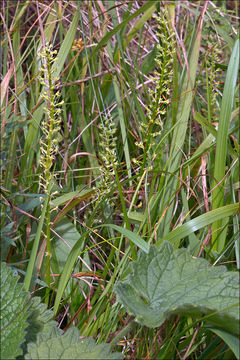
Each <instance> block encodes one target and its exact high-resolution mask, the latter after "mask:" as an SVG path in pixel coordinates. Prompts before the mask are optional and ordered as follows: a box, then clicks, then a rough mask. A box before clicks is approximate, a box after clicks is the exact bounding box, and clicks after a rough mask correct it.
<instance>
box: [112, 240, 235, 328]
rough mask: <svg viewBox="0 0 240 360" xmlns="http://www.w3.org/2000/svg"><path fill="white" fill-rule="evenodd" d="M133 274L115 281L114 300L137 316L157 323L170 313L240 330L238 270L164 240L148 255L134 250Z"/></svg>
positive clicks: (143, 322) (157, 324)
mask: <svg viewBox="0 0 240 360" xmlns="http://www.w3.org/2000/svg"><path fill="white" fill-rule="evenodd" d="M131 265H132V273H131V274H130V275H128V276H127V278H126V279H125V280H124V281H120V282H118V283H117V284H116V286H115V290H116V293H117V296H118V301H119V302H120V303H122V304H123V305H124V306H125V307H126V309H127V310H128V312H129V313H130V314H133V315H134V316H136V320H137V321H138V322H139V323H140V324H142V325H146V326H148V327H158V326H160V325H161V324H162V323H163V322H164V320H165V319H166V318H167V317H168V316H170V315H172V314H185V315H191V316H194V317H197V318H199V317H200V318H202V317H204V316H207V318H206V320H207V321H208V322H210V323H212V324H215V325H218V326H220V327H222V328H224V329H225V330H227V331H229V332H231V333H235V334H238V333H239V325H238V324H239V323H238V320H239V307H238V301H239V299H238V296H239V274H238V273H237V272H232V271H227V269H226V268H225V267H224V266H219V267H211V266H209V264H208V262H207V260H205V259H202V258H198V259H197V258H192V257H191V255H190V254H189V252H188V251H187V250H186V249H178V250H176V251H174V249H173V246H172V245H171V244H170V243H169V242H167V241H164V242H163V243H162V244H161V246H160V247H159V248H156V247H155V246H151V247H150V251H149V253H148V254H146V253H144V252H142V251H139V253H138V259H137V260H136V261H134V262H133V263H132V264H131Z"/></svg>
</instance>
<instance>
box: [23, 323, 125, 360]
mask: <svg viewBox="0 0 240 360" xmlns="http://www.w3.org/2000/svg"><path fill="white" fill-rule="evenodd" d="M122 358H123V357H122V354H121V353H111V352H110V345H109V344H96V343H95V341H94V340H93V339H92V338H83V339H79V332H78V329H76V328H70V329H68V330H67V331H66V333H65V334H64V335H61V333H60V330H59V329H57V328H56V329H55V331H52V332H51V333H48V334H41V335H39V336H38V339H37V342H36V343H30V344H29V345H28V354H27V355H26V356H25V359H28V360H30V359H32V360H40V359H44V360H45V359H59V360H61V359H64V360H65V359H69V360H70V359H104V360H105V359H116V360H117V359H122Z"/></svg>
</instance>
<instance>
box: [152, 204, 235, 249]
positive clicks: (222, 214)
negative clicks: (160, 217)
mask: <svg viewBox="0 0 240 360" xmlns="http://www.w3.org/2000/svg"><path fill="white" fill-rule="evenodd" d="M239 211H240V203H236V204H231V205H226V206H222V207H220V208H219V209H215V210H212V211H209V212H207V213H205V214H203V215H200V216H198V217H196V218H195V219H192V220H190V221H188V222H187V223H186V224H184V225H181V226H178V227H177V228H176V229H174V230H173V231H171V232H170V233H169V234H167V235H166V236H164V237H163V238H161V239H160V240H158V242H157V245H160V244H161V243H162V242H163V240H169V241H172V242H176V241H179V240H181V239H183V238H184V237H186V236H189V235H190V234H192V233H193V232H194V231H197V230H199V229H201V228H203V227H205V226H208V225H209V224H212V223H214V222H215V221H218V220H221V219H224V218H227V217H229V216H232V215H234V214H235V213H236V212H239Z"/></svg>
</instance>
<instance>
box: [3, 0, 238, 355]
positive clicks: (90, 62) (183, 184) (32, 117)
mask: <svg viewBox="0 0 240 360" xmlns="http://www.w3.org/2000/svg"><path fill="white" fill-rule="evenodd" d="M238 21H239V4H238V1H226V2H225V1H194V2H193V1H191V2H190V1H178V2H173V1H170V2H169V1H147V0H146V1H141V2H139V1H130V2H120V1H110V0H109V1H82V2H80V1H77V2H76V1H75V2H74V1H53V2H51V1H47V0H46V1H41V2H40V1H36V2H32V1H26V2H21V1H10V0H9V1H6V0H5V1H2V3H1V30H2V34H3V35H2V40H1V49H2V51H1V120H2V121H1V185H0V186H1V187H0V191H1V261H2V263H5V262H6V263H7V265H8V267H9V268H10V267H11V268H12V269H13V270H15V272H17V273H18V275H19V276H20V280H19V282H20V283H23V287H24V289H22V290H21V291H23V292H24V291H25V292H24V294H25V295H24V299H25V297H26V299H29V296H30V295H29V294H31V297H34V298H35V297H36V296H38V297H39V298H40V299H41V302H42V303H45V305H44V309H47V308H48V309H49V310H52V311H53V312H51V316H52V317H51V319H52V318H53V317H55V320H56V321H57V324H58V325H57V326H56V323H54V329H59V330H51V331H53V332H54V331H55V333H54V334H55V335H53V333H52V335H51V336H53V338H54V339H55V337H54V336H56V338H57V337H58V336H60V335H61V336H62V334H65V335H64V336H66V339H69V337H70V335H69V334H70V333H71V334H72V335H71V336H73V337H74V339H75V338H76V339H78V338H79V334H80V335H81V337H85V339H88V340H86V342H87V341H89V344H90V343H91V344H92V345H91V346H93V349H94V346H95V345H96V344H102V343H110V344H111V346H110V348H111V350H114V351H117V352H118V353H122V356H123V357H124V358H127V359H135V358H136V359H209V358H212V359H232V358H233V357H234V356H235V357H237V356H238V352H237V350H236V349H237V348H238V345H239V342H238V341H239V340H238V338H237V336H238V334H239V330H236V331H235V330H234V331H232V330H231V329H230V328H229V327H227V325H226V324H227V321H226V318H225V316H227V315H226V313H225V312H228V311H230V312H231V310H229V309H228V306H227V305H226V308H225V307H224V308H220V307H219V306H218V305H217V300H216V303H214V302H213V303H212V308H211V309H212V310H211V311H210V307H211V306H210V305H209V304H207V295H206V294H207V293H208V290H209V291H210V289H215V290H216V289H218V290H216V291H220V290H219V289H220V288H221V285H222V284H223V281H225V280H223V278H224V276H225V275H224V276H223V277H221V276H220V275H219V278H218V276H216V277H213V278H212V280H211V281H212V282H209V283H208V281H207V280H208V279H207V278H206V282H205V280H204V281H203V283H202V282H200V280H199V279H200V278H198V277H197V274H195V275H196V277H194V266H200V265H194V264H209V265H210V267H209V268H210V269H211V270H214V271H215V270H216V269H218V267H219V265H225V267H226V268H227V270H228V271H227V275H226V276H232V277H233V278H234V279H235V278H237V274H238V273H239V268H240V257H239V254H240V252H239V217H238V213H239V97H238V94H239V93H238V92H239V82H238V74H239V72H238V68H239V35H238V33H237V28H238ZM166 241H167V242H166ZM170 243H171V245H170ZM166 244H168V245H166ZM166 246H170V248H171V246H172V248H171V249H172V250H171V251H170V250H169V252H170V253H171V252H173V254H178V255H172V256H173V257H174V259H175V260H176V262H175V260H172V258H171V261H170V258H169V262H167V264H170V263H171V264H173V265H172V266H173V268H174V267H175V264H177V263H179V262H181V261H180V260H179V259H180V258H181V256H183V254H185V250H186V254H188V255H184V256H186V259H187V260H186V261H187V264H191V266H192V267H191V269H192V272H193V278H192V279H191V276H190V275H189V277H190V279H189V278H188V277H187V275H186V278H185V277H183V278H180V280H179V279H178V281H177V282H176V283H175V285H174V287H173V291H176V293H175V296H176V297H177V296H178V291H180V290H178V289H180V288H181V286H182V284H183V283H184V286H185V285H186V287H185V288H186V289H187V285H188V283H190V280H192V281H193V282H194V281H196V282H198V281H199V287H197V288H196V291H200V293H201V289H202V288H204V287H206V289H208V290H207V292H206V293H205V292H204V291H203V292H202V293H201V294H205V295H204V296H203V295H202V296H203V298H202V303H200V304H199V303H198V302H197V303H195V302H194V301H195V298H194V297H190V299H191V306H192V307H193V308H194V309H195V310H194V311H192V308H191V309H190V308H188V306H186V301H187V298H188V297H187V295H188V294H187V293H186V296H183V299H185V302H184V301H183V303H181V304H180V303H178V302H177V303H176V304H175V305H174V306H175V307H176V308H175V307H174V309H175V310H173V308H171V309H170V308H168V307H167V308H166V309H165V307H164V306H163V304H162V301H164V300H163V299H161V300H160V298H157V297H156V299H158V301H159V303H158V302H157V300H156V302H155V303H154V302H152V301H153V300H152V299H154V294H153V295H152V298H151V297H150V298H148V296H147V295H146V294H144V291H143V292H140V293H139V292H138V291H140V288H141V286H140V283H141V281H143V279H144V276H145V275H146V273H147V272H148V271H149V274H150V275H149V277H148V280H146V283H145V288H147V289H150V288H151V286H150V285H149V284H152V283H153V281H154V278H155V276H156V277H158V276H160V275H159V274H160V273H161V271H162V270H160V269H162V268H161V266H162V261H163V263H164V259H162V258H161V261H160V260H158V261H159V262H157V264H158V265H156V261H157V260H156V259H157V258H156V257H155V255H154V256H153V255H152V254H153V253H154V254H155V251H156V253H157V251H160V253H161V251H167V250H166V249H165V247H166ZM153 248H154V249H155V248H156V249H160V250H152V249H153ZM170 248H169V249H170ZM164 249H165V250H164ZM175 251H176V253H175ZM166 254H167V253H166ZM145 256H146V258H145ZM151 256H153V258H154V260H151V261H153V263H154V264H155V265H156V266H159V268H158V267H156V268H155V267H154V270H151V269H152V268H151V266H152V265H151V266H150V265H149V266H148V265H147V263H148V259H149V257H151ZM156 256H157V255H156ZM143 258H144V259H145V260H144V261H142V260H141V259H143ZM166 258H167V255H166ZM151 259H152V258H151ZM195 260H196V261H197V262H194V261H195ZM198 260H199V262H198ZM141 261H142V262H141ZM192 261H193V262H192ZM205 261H206V263H205ZM139 263H140V264H141V266H139V265H137V264H139ZM150 263H151V262H149V264H150ZM167 264H165V265H166V267H167ZM169 266H170V265H169ZM189 266H190V265H189ZM201 266H202V265H201ZM201 266H200V267H201ZM204 266H205V265H204ZM204 266H203V268H204ZM136 268H137V269H138V270H137V272H136V273H135V271H136ZM156 269H157V270H156ZM191 269H190V268H189V269H188V270H187V273H186V274H190V273H191ZM204 269H205V268H204ZM220 269H222V267H220ZM205 270H206V269H205ZM205 270H203V271H205ZM225 270H226V269H225ZM225 270H219V274H220V273H221V271H223V272H224V271H225ZM4 271H5V270H4ZM151 271H153V272H152V273H151ZM188 271H189V273H188ZM206 271H207V270H206ZM216 271H217V270H216ZM216 273H217V272H216ZM130 274H132V275H130ZM133 274H135V275H133ZM174 274H175V273H174ZM214 274H215V272H214ZM9 276H10V275H9ZM174 276H175V275H174ZM199 276H200V275H199ZM133 277H134V278H133ZM176 277H177V275H176ZM166 278H167V274H165V273H164V272H163V274H162V275H161V280H160V278H159V281H160V284H164V281H165V280H164V279H166ZM130 279H131V281H132V280H134V281H133V284H132V283H131V281H130ZM186 279H189V280H186ZM219 279H222V280H219ZM201 281H202V280H201ZM234 281H235V280H234ZM134 282H135V285H134ZM185 282H186V284H185ZM126 284H127V285H126ZM166 286H167V284H166ZM194 286H195V285H194ZM130 288H131V289H130ZM129 289H130V290H129ZM164 289H165V290H164V291H166V297H167V298H166V302H167V303H168V304H170V293H169V289H167V288H166V287H165V288H164ZM181 289H182V288H181ZM221 289H222V288H221ZM215 290H212V291H213V292H214V291H215ZM125 291H126V292H125ZM149 291H150V290H149ZM159 291H160V290H159ZM161 291H162V290H161ZM189 291H190V290H189ZM221 291H222V290H221ZM231 291H233V290H229V292H231ZM133 292H134V293H133ZM180 293H181V296H182V294H184V290H181V291H180ZM180 293H179V294H180ZM190 293H191V291H190ZM26 294H28V295H26ZM116 294H117V297H116ZM121 294H124V295H122V298H121ZM133 294H134V295H133ZM148 295H149V294H148ZM128 296H129V299H131V296H133V298H134V299H136V301H135V305H134V304H133V305H132V304H131V301H130V300H129V301H128V302H126V300H124V299H127V298H128ZM224 296H225V295H224ZM227 296H228V295H226V304H227V303H228V304H232V303H231V302H229V299H228V298H227ZM232 296H233V298H234V301H233V308H234V309H235V310H236V304H237V302H238V299H237V296H236V293H234V295H232ZM40 299H39V300H38V301H39V302H40ZM137 299H138V300H137ZM227 299H228V300H227ZM24 301H25V300H24ZM28 301H29V300H28ZM188 301H190V300H188ZM224 301H225V300H224ZM220 302H221V301H220V300H219V303H220ZM29 304H30V303H29ZM149 304H151V305H149ZM159 304H162V305H161V306H160V307H157V308H155V307H156V306H159ZM206 304H207V305H206ZM148 305H149V306H150V308H151V311H150V312H149V313H148V311H149V309H148V308H147V306H148ZM188 305H189V304H188ZM29 306H30V305H29ZM131 306H132V307H131ZM134 306H135V309H134ZM172 306H173V305H172ZM209 306H210V307H209ZM229 306H230V305H229ZM195 307H197V308H195ZM183 308H184V309H183ZM186 308H187V309H186ZM29 309H30V308H29ZM154 309H155V310H154ZM156 309H157V310H156ZM163 309H165V310H163ZM183 310H184V311H183ZM28 311H30V310H28ZM154 311H157V313H161V312H163V311H165V315H161V316H162V317H161V319H160V318H159V321H156V322H155V323H154V322H153V320H151V321H152V322H151V321H150V318H151V316H150V315H149V316H150V318H149V317H148V315H146V314H151V313H152V314H154ZM214 311H215V312H217V315H216V314H215V313H214V314H213V312H214ZM29 314H31V312H30V313H28V317H27V315H26V318H25V320H24V321H25V322H26V324H27V321H29V320H27V319H29V316H30V315H29ZM229 316H230V315H229ZM231 316H233V317H234V316H235V315H231ZM17 317H18V316H17V314H16V318H17ZM139 319H140V320H139ZM211 319H212V320H211ZM219 319H220V320H219ZM221 319H223V322H222V320H221ZM135 320H137V321H135ZM214 321H215V322H214ZM224 321H225V325H224V326H225V327H224V326H223V325H222V324H223V323H224ZM229 321H230V320H229ZM149 324H152V326H150V325H149ZM153 324H154V325H153ZM26 326H27V325H26ZM222 326H223V327H222ZM234 326H235V325H234ZM74 328H76V329H75V330H76V331H77V332H75V333H74V331H75V330H74ZM1 329H2V328H1ZM60 329H61V330H62V331H60ZM71 329H72V330H71ZM69 330H70V332H68V331H69ZM2 331H5V328H4V329H2ZM23 335H24V333H23ZM41 336H42V338H41ZM44 336H45V335H41V334H40V335H39V338H38V339H37V340H36V339H35V340H32V345H31V346H32V351H35V350H36V348H37V346H39V348H40V347H41V346H42V345H41V344H42V343H41V339H42V341H43V340H44V339H45V338H44ZM90 337H93V338H94V339H95V340H94V341H95V342H96V344H95V342H92V339H90ZM45 340H46V339H45ZM45 340H44V341H45ZM52 341H53V343H54V341H55V340H52ZM58 341H60V340H59V339H57V340H56V343H58ZM67 341H68V340H66V342H67ZM74 341H75V340H74ZM84 341H85V340H84ZM84 341H83V342H84ZM20 343H22V340H21V341H20ZM76 343H77V340H76ZM34 344H35V345H34ZM51 344H52V343H51ZM51 344H50V345H49V348H51V346H52V345H51ZM22 346H23V345H22ZM25 346H26V344H25ZM31 346H30V347H31ZM89 346H90V345H89ZM77 347H78V345H76V348H77ZM33 349H35V350H33ZM98 349H99V348H98ZM102 349H107V348H104V347H103V348H102ZM25 350H26V349H25ZM36 351H37V350H36ZM39 351H40V350H39ZM104 351H105V350H104ZM106 351H107V354H108V355H107V356H109V358H111V356H112V355H113V354H110V352H108V351H109V348H108V350H106ZM25 353H26V351H25ZM32 354H33V353H32ZM39 354H40V352H39ZM49 354H50V352H49ZM67 354H68V355H67V356H68V357H69V356H71V355H69V353H67ZM26 356H27V355H26ZM28 356H30V355H28ZM39 356H40V355H39ZM49 356H52V355H49ZM72 356H73V355H72ZM85 356H86V354H85ZM93 356H94V355H93ZM26 358H30V357H26ZM39 358H41V357H39ZM49 358H51V357H49ZM72 358H74V357H72ZM77 358H79V355H78V357H77Z"/></svg>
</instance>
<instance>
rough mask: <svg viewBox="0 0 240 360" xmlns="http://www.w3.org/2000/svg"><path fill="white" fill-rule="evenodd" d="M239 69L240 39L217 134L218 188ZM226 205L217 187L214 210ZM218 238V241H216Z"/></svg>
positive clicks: (218, 243) (219, 246) (220, 244)
mask: <svg viewBox="0 0 240 360" xmlns="http://www.w3.org/2000/svg"><path fill="white" fill-rule="evenodd" d="M238 68H239V37H238V38H237V40H236V42H235V45H234V48H233V51H232V55H231V58H230V62H229V66H228V70H227V76H226V81H225V85H224V91H223V98H222V106H221V113H220V119H219V125H218V133H217V145H216V157H215V164H214V182H213V186H216V185H217V184H218V183H219V182H220V181H221V180H222V178H223V177H224V175H225V166H226V157H227V140H228V129H229V125H230V120H231V112H232V107H233V100H234V92H235V87H236V82H237V76H238ZM223 204H224V187H223V184H221V185H219V186H216V188H215V189H214V190H213V193H212V209H213V210H214V209H217V208H219V207H221V206H223ZM221 226H222V221H218V222H215V223H214V224H213V238H212V240H213V244H214V245H213V249H214V250H217V251H219V252H221V251H222V249H223V248H224V243H225V238H224V237H223V236H221V234H219V231H216V230H217V229H219V228H221ZM217 237H218V240H217V241H215V240H216V239H217Z"/></svg>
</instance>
